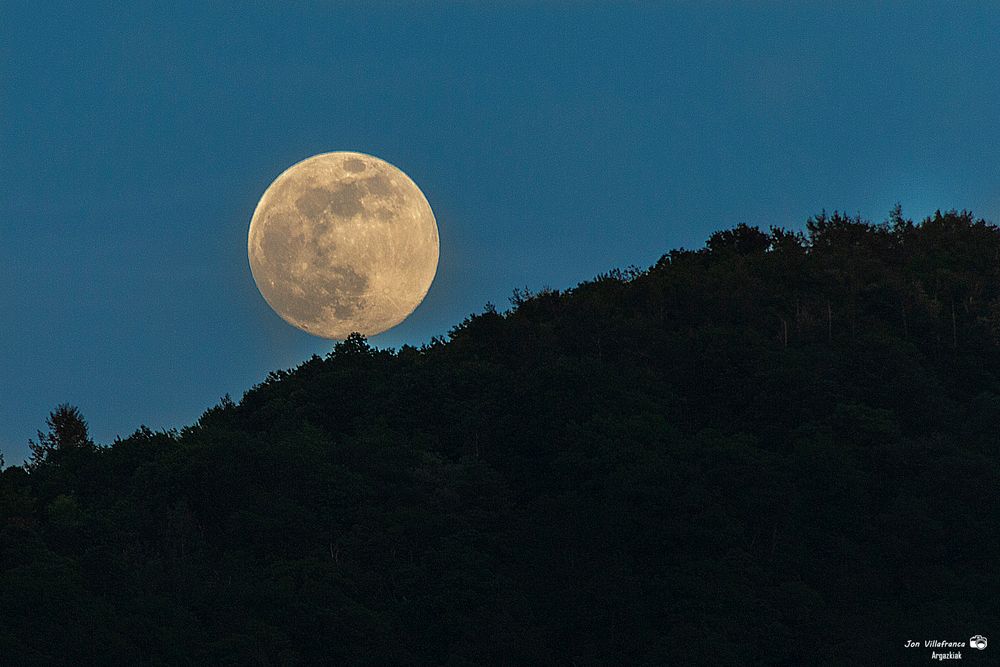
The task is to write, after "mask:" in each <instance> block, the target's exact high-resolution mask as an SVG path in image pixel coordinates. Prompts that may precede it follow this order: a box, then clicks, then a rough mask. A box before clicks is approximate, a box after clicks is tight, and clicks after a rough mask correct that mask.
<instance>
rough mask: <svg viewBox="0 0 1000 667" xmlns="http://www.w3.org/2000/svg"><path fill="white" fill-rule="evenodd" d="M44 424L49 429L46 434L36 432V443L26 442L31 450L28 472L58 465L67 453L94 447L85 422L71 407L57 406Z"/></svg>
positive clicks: (76, 410)
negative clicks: (47, 465) (44, 465)
mask: <svg viewBox="0 0 1000 667" xmlns="http://www.w3.org/2000/svg"><path fill="white" fill-rule="evenodd" d="M45 423H46V424H47V425H48V427H49V431H48V433H42V432H41V431H38V442H35V441H34V440H28V447H30V448H31V460H30V461H29V462H28V464H27V468H28V469H29V470H33V469H36V468H38V467H39V466H41V465H43V464H58V463H59V460H60V459H61V458H62V457H63V456H64V455H65V454H66V453H67V452H69V451H72V450H75V449H87V448H92V447H93V446H94V442H93V441H92V440H91V439H90V434H89V433H88V431H87V420H85V419H84V418H83V415H82V414H80V410H78V409H77V408H76V407H75V406H73V405H69V404H68V403H63V404H61V405H59V406H58V407H57V408H56V409H55V410H53V411H52V412H50V413H49V417H48V419H46V420H45Z"/></svg>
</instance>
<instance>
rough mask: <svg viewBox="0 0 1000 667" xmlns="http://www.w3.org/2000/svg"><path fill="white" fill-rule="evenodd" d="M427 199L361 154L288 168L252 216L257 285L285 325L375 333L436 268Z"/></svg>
mask: <svg viewBox="0 0 1000 667" xmlns="http://www.w3.org/2000/svg"><path fill="white" fill-rule="evenodd" d="M438 250H439V249H438V229H437V222H436V221H435V220H434V213H433V212H432V211H431V207H430V204H428V203H427V199H426V198H424V195H423V193H422V192H421V191H420V188H418V187H417V186H416V184H415V183H414V182H413V181H411V180H410V179H409V177H408V176H407V175H406V174H404V173H403V172H402V171H400V170H399V169H397V168H396V167H394V166H392V165H391V164H389V163H388V162H385V161H384V160H380V159H378V158H377V157H372V156H371V155H365V154H364V153H353V152H346V151H344V152H336V153H322V154H320V155H314V156H313V157H311V158H307V159H305V160H303V161H302V162H299V163H297V164H294V165H292V166H291V167H289V168H288V169H286V170H285V171H284V172H283V173H282V174H281V175H280V176H278V178H276V179H275V180H274V182H273V183H271V185H270V186H269V187H268V188H267V190H266V191H265V192H264V195H263V196H262V197H261V199H260V202H259V203H258V204H257V208H256V210H255V211H254V213H253V218H252V219H251V220H250V233H249V236H248V239H247V253H248V254H249V256H250V270H251V271H252V272H253V278H254V281H255V282H256V283H257V289H259V290H260V293H261V294H262V295H263V297H264V299H265V300H266V301H267V303H268V304H269V305H270V306H271V308H273V309H274V311H275V312H276V313H278V315H280V316H281V317H282V318H283V319H284V320H285V321H286V322H288V323H289V324H292V325H294V326H296V327H298V328H300V329H302V330H303V331H307V332H309V333H311V334H313V335H315V336H320V337H322V338H332V339H343V338H347V336H348V335H349V334H351V333H352V332H355V331H356V332H358V333H362V334H364V335H366V336H373V335H375V334H378V333H382V332H383V331H385V330H386V329H390V328H392V327H394V326H396V325H397V324H399V323H400V322H402V321H403V320H405V319H406V318H407V317H408V316H409V315H410V313H412V312H413V310H414V309H415V308H416V307H417V306H418V305H420V302H421V301H423V299H424V296H425V295H426V294H427V290H428V289H430V286H431V282H433V280H434V274H435V273H436V272H437V264H438Z"/></svg>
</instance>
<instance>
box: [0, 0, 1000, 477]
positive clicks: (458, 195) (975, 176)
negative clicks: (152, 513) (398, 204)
mask: <svg viewBox="0 0 1000 667" xmlns="http://www.w3.org/2000/svg"><path fill="white" fill-rule="evenodd" d="M164 4H165V5H173V4H174V3H164ZM187 4H188V6H187V7H181V6H179V3H178V6H155V5H154V4H153V3H145V2H141V3H120V4H115V5H111V4H102V3H96V2H95V3H80V4H70V3H61V2H16V1H10V0H8V1H7V2H4V3H3V4H2V5H0V388H2V389H0V451H2V452H3V453H4V454H5V455H6V459H7V463H8V464H11V463H19V462H20V461H21V459H22V458H23V456H25V454H26V452H27V448H26V444H25V443H26V440H27V438H28V437H31V436H33V434H34V431H35V430H36V429H38V428H43V427H44V421H45V417H46V415H47V414H48V412H49V410H51V409H52V408H53V407H54V406H55V405H56V404H58V403H60V402H64V401H65V402H71V403H73V404H75V405H77V406H79V407H80V409H81V410H82V412H83V413H84V415H85V416H86V417H87V418H88V420H89V421H90V425H91V430H92V432H93V434H94V436H95V438H96V439H97V440H98V441H99V442H102V443H108V442H110V441H111V440H113V438H114V437H115V435H121V436H123V437H124V436H126V435H128V434H129V433H131V432H132V431H133V430H134V429H135V428H137V427H138V426H139V425H140V424H147V425H149V426H151V427H153V428H167V427H179V426H182V425H185V424H188V423H191V422H193V421H194V420H195V419H197V417H198V416H199V414H200V413H201V412H202V411H203V410H204V409H205V408H207V407H208V406H210V405H212V404H213V403H215V402H216V401H217V400H218V399H219V397H221V396H222V395H224V394H226V393H230V394H232V395H233V396H234V397H237V398H238V397H239V396H240V395H242V392H243V391H244V390H246V389H247V388H249V387H250V386H252V385H253V384H254V383H256V382H259V381H261V380H262V379H263V378H264V376H265V375H266V373H267V372H268V371H269V370H272V369H276V368H287V367H291V366H294V365H296V364H297V363H299V362H300V361H302V360H304V359H306V358H307V357H308V356H309V355H311V354H313V353H318V354H323V353H325V352H326V351H328V350H329V349H330V347H331V343H330V342H328V341H323V340H320V339H316V338H312V337H310V336H308V335H307V334H305V333H302V332H300V331H298V330H296V329H293V328H292V327H290V326H288V325H287V324H285V323H284V322H283V321H282V320H281V319H280V318H279V317H278V316H277V315H275V314H274V313H273V312H272V311H271V310H270V309H269V308H268V306H267V304H266V303H265V302H264V301H263V299H262V298H261V297H260V295H259V293H258V292H257V290H256V287H255V285H254V283H253V279H252V277H251V274H250V269H249V266H248V263H247V258H246V233H247V228H248V225H249V221H250V216H251V214H252V212H253V209H254V206H255V205H256V203H257V200H258V198H259V197H260V195H261V194H262V193H263V191H264V189H265V188H266V187H267V185H268V184H269V183H270V182H271V180H273V179H274V177H276V176H277V175H278V174H279V173H280V172H281V171H282V170H284V169H285V168H286V167H288V166H289V165H291V164H293V163H294V162H297V161H299V160H301V159H303V158H305V157H308V156H310V155H313V154H316V153H321V152H326V151H332V150H357V151H362V152H365V153H370V154H373V155H377V156H379V157H381V158H383V159H385V160H388V161H389V162H391V163H393V164H395V165H397V166H398V167H400V168H401V169H403V170H404V171H405V172H407V174H409V175H410V177H411V178H413V180H414V181H415V182H416V183H417V184H418V185H419V186H420V187H421V188H422V189H423V191H424V193H425V194H426V196H427V198H428V201H429V202H430V203H431V206H432V207H433V208H434V211H435V213H436V215H437V218H438V224H439V227H440V235H441V261H440V265H439V268H438V275H437V278H436V280H435V283H434V285H433V286H432V287H431V290H430V292H429V294H428V296H427V298H426V300H425V301H424V303H423V305H421V306H420V307H419V308H418V309H417V311H416V312H415V313H414V314H413V315H412V316H411V317H410V318H409V319H408V320H407V321H406V322H404V323H403V324H401V325H400V326H398V327H397V328H395V329H393V330H391V331H389V332H387V333H385V334H382V335H380V336H377V337H375V338H374V339H373V340H372V342H373V343H374V344H376V345H379V346H383V347H388V346H391V347H397V346H398V345H400V344H402V343H413V344H419V343H421V342H425V341H427V340H428V339H429V338H430V337H431V336H433V335H443V334H445V333H446V332H447V330H448V329H449V327H450V326H451V325H452V324H454V323H456V322H458V321H460V320H461V319H462V318H463V317H464V316H465V315H466V314H468V313H470V312H473V311H478V310H480V309H481V308H482V306H483V304H484V303H486V302H487V301H492V302H495V303H497V304H499V305H502V306H503V305H506V303H507V297H508V296H509V295H510V293H511V291H512V289H513V288H514V287H517V286H522V287H523V286H528V287H531V288H539V287H542V286H551V287H556V288H565V287H571V286H573V285H575V284H577V283H578V282H580V281H581V280H584V279H587V278H590V277H592V276H594V275H595V274H596V273H599V272H602V271H606V270H608V269H610V268H612V267H616V266H619V267H624V266H627V265H629V264H635V265H639V266H647V265H649V264H651V263H653V262H655V261H656V259H657V258H658V257H659V256H660V255H661V254H663V253H664V252H666V251H667V250H669V249H671V248H674V247H680V246H684V247H689V248H694V247H700V246H701V245H702V244H703V243H704V240H705V239H706V238H707V236H708V235H709V234H710V233H711V232H712V231H714V230H717V229H721V228H725V227H729V226H732V225H734V224H737V223H740V222H746V223H749V224H758V225H761V226H765V227H766V226H767V225H771V224H776V225H783V226H786V227H791V228H797V229H799V228H802V226H803V223H804V221H805V219H806V218H807V217H808V216H809V215H811V214H813V213H816V212H818V211H819V210H820V209H823V208H826V209H827V210H832V209H835V208H836V209H841V210H847V211H848V212H849V213H852V214H853V213H860V214H861V215H863V216H865V217H868V218H871V219H874V220H882V219H884V218H885V217H886V215H887V213H888V211H889V209H890V207H891V206H892V205H893V204H894V203H895V202H897V201H899V202H901V203H902V205H903V209H904V213H905V214H907V215H909V216H910V217H916V218H920V217H922V216H924V215H927V214H929V213H931V212H932V211H933V210H934V209H935V208H941V209H947V208H969V209H972V210H973V211H974V212H975V213H977V214H978V215H981V216H983V217H986V218H987V219H989V220H992V221H998V220H1000V179H998V177H997V175H998V173H1000V169H998V167H997V161H998V159H1000V122H998V121H1000V91H998V81H1000V40H997V39H995V36H996V35H997V34H1000V11H995V10H994V9H993V6H991V4H990V3H976V4H973V3H944V2H940V3H919V2H908V3H898V4H896V3H879V4H877V5H876V4H875V3H859V4H856V5H853V6H852V5H850V4H847V3H802V4H800V5H798V6H795V7H790V6H788V5H789V3H759V4H754V3H740V4H728V3H700V2H699V3H695V2H691V3H675V4H671V3H615V4H610V3H609V4H600V3H555V2H553V3H550V4H544V3H541V4H531V3H520V2H518V3H511V4H509V5H503V4H502V3H485V2H476V3H439V4H438V3H435V4H431V3H416V2H414V3H399V2H393V3H376V2H367V3H341V2H337V3H334V2H307V3H273V4H271V5H269V6H262V5H263V3H235V2H233V3H225V2H219V3H187ZM251 5H252V6H251Z"/></svg>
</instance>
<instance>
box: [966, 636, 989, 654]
mask: <svg viewBox="0 0 1000 667" xmlns="http://www.w3.org/2000/svg"><path fill="white" fill-rule="evenodd" d="M969 646H970V647H971V648H978V649H979V650H980V651H982V650H983V649H984V648H986V637H983V636H982V635H976V636H975V637H973V638H972V639H970V640H969Z"/></svg>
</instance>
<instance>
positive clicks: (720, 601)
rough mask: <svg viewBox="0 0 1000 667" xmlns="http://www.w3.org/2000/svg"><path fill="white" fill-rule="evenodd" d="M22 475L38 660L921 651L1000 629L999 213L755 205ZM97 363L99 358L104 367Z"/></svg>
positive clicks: (26, 650)
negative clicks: (687, 238)
mask: <svg viewBox="0 0 1000 667" xmlns="http://www.w3.org/2000/svg"><path fill="white" fill-rule="evenodd" d="M511 302H512V308H511V309H510V310H508V311H506V312H500V311H498V310H497V309H496V308H495V307H493V306H491V305H487V307H486V308H485V310H484V311H483V312H482V313H479V314H476V315H472V316H470V317H468V318H467V319H466V320H465V321H463V322H462V323H461V324H459V325H457V326H455V327H454V328H453V329H452V330H451V332H450V333H449V334H448V336H447V338H438V339H434V340H433V341H432V342H431V343H430V344H429V345H426V346H423V347H421V348H419V349H418V348H414V347H409V346H404V347H403V348H402V349H400V350H398V351H392V350H380V349H374V348H372V347H370V346H369V345H368V343H367V341H365V339H364V338H362V337H360V336H352V337H351V338H349V339H348V340H346V341H344V342H342V343H339V344H337V345H336V347H335V348H334V349H333V351H332V352H331V353H330V354H329V355H328V356H326V357H324V358H320V357H313V358H312V359H310V360H308V361H306V362H305V363H303V364H302V365H300V366H299V367H297V368H295V369H294V370H291V371H278V372H274V373H271V374H270V375H269V376H268V377H267V379H266V380H265V381H264V382H262V383H261V384H259V385H257V386H255V387H253V388H252V389H250V390H249V391H248V392H247V393H246V394H245V395H244V396H243V398H242V399H241V400H240V401H239V402H238V403H237V402H233V401H231V400H229V399H228V398H227V399H224V400H223V401H222V402H221V403H220V404H219V405H217V406H215V407H213V408H211V409H209V410H208V411H207V412H205V413H204V415H203V416H202V417H201V419H200V420H199V421H198V423H196V424H195V425H193V426H190V427H187V428H184V429H183V430H181V431H180V432H152V431H150V430H149V429H147V428H140V429H139V430H138V431H136V432H135V433H134V434H132V435H131V436H129V437H128V438H125V439H123V440H118V441H116V442H114V443H113V444H111V445H109V446H97V445H94V444H93V443H92V442H91V440H90V438H89V436H88V435H87V430H86V422H85V421H83V416H82V415H80V414H79V412H77V411H76V410H75V409H73V408H71V407H70V406H60V408H58V409H57V410H56V411H55V412H53V415H52V418H51V419H50V423H49V424H48V427H49V430H48V432H47V433H40V434H39V438H38V441H37V443H33V453H34V456H33V459H32V462H31V463H30V464H29V465H28V466H26V467H9V468H7V469H6V471H4V472H3V473H2V475H0V610H2V611H0V620H2V623H0V655H2V656H4V657H3V661H4V662H5V663H10V664H59V663H71V662H75V663H81V662H82V663H85V664H89V663H92V662H99V663H102V664H136V663H139V662H142V663H147V664H203V663H205V664H208V663H211V664H259V665H305V664H359V663H366V664H418V663H422V664H427V663H430V664H444V663H448V664H456V665H457V664H482V663H484V662H485V663H499V662H509V663H515V664H519V663H536V664H612V663H635V664H658V665H662V664H676V663H678V662H679V661H683V662H684V663H686V664H750V663H758V662H759V663H765V664H774V663H777V664H805V663H824V662H827V663H829V664H841V663H843V662H844V661H845V660H846V659H847V658H845V656H852V658H851V659H853V657H854V656H860V655H865V656H866V657H865V661H866V662H867V661H870V662H872V663H892V662H898V661H900V660H901V659H902V655H903V653H902V650H903V649H901V648H900V646H901V645H902V643H903V642H904V641H905V640H906V639H907V638H920V639H923V638H925V637H946V638H951V637H968V636H970V634H972V633H975V632H986V631H987V630H988V629H989V628H995V627H998V626H1000V615H998V612H997V607H996V600H997V599H998V596H1000V586H998V580H997V576H996V563H997V560H998V557H1000V553H998V547H1000V533H998V526H997V522H996V521H995V518H996V517H997V516H998V515H1000V494H998V493H997V489H998V481H1000V479H998V477H1000V476H998V451H1000V435H998V433H1000V431H998V430H997V427H996V425H997V424H998V423H1000V230H998V228H997V227H995V226H993V225H991V224H988V223H986V222H984V221H982V220H977V219H975V218H974V217H973V216H972V215H971V214H969V213H965V212H962V213H958V212H949V213H944V214H942V213H937V214H935V215H934V216H933V217H931V218H928V219H926V220H924V221H923V222H921V223H920V224H914V223H913V222H911V221H909V220H906V219H905V218H904V217H903V216H902V213H901V211H900V210H899V209H898V208H897V209H896V210H894V211H893V212H892V213H891V214H890V217H889V220H887V221H886V222H885V223H882V224H871V223H868V222H866V221H863V220H861V219H859V218H852V217H848V216H844V215H841V214H837V213H835V214H833V215H826V214H821V215H818V216H815V217H814V218H812V219H810V220H809V221H808V223H807V225H806V232H805V233H804V234H802V233H796V232H791V231H787V230H783V229H777V228H771V229H768V230H766V231H765V230H762V229H760V228H757V227H749V226H746V225H740V226H738V227H735V228H733V229H730V230H726V231H720V232H718V233H716V234H713V235H712V237H711V238H710V239H708V242H707V244H706V247H705V248H704V249H702V250H697V251H689V250H674V251H671V252H669V253H668V254H666V255H664V256H663V257H662V258H661V259H660V260H659V261H658V262H657V263H656V264H655V265H654V266H652V267H650V268H649V269H646V270H639V269H628V270H624V271H620V270H614V271H611V272H609V273H607V274H604V275H600V276H598V277H596V278H595V279H594V280H591V281H588V282H584V283H582V284H580V285H579V286H577V287H575V288H573V289H569V290H566V291H562V292H560V291H556V290H550V289H546V290H542V291H540V292H538V293H532V292H530V291H528V290H516V291H515V292H514V296H513V297H512V299H511ZM95 381H99V379H97V378H95Z"/></svg>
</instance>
